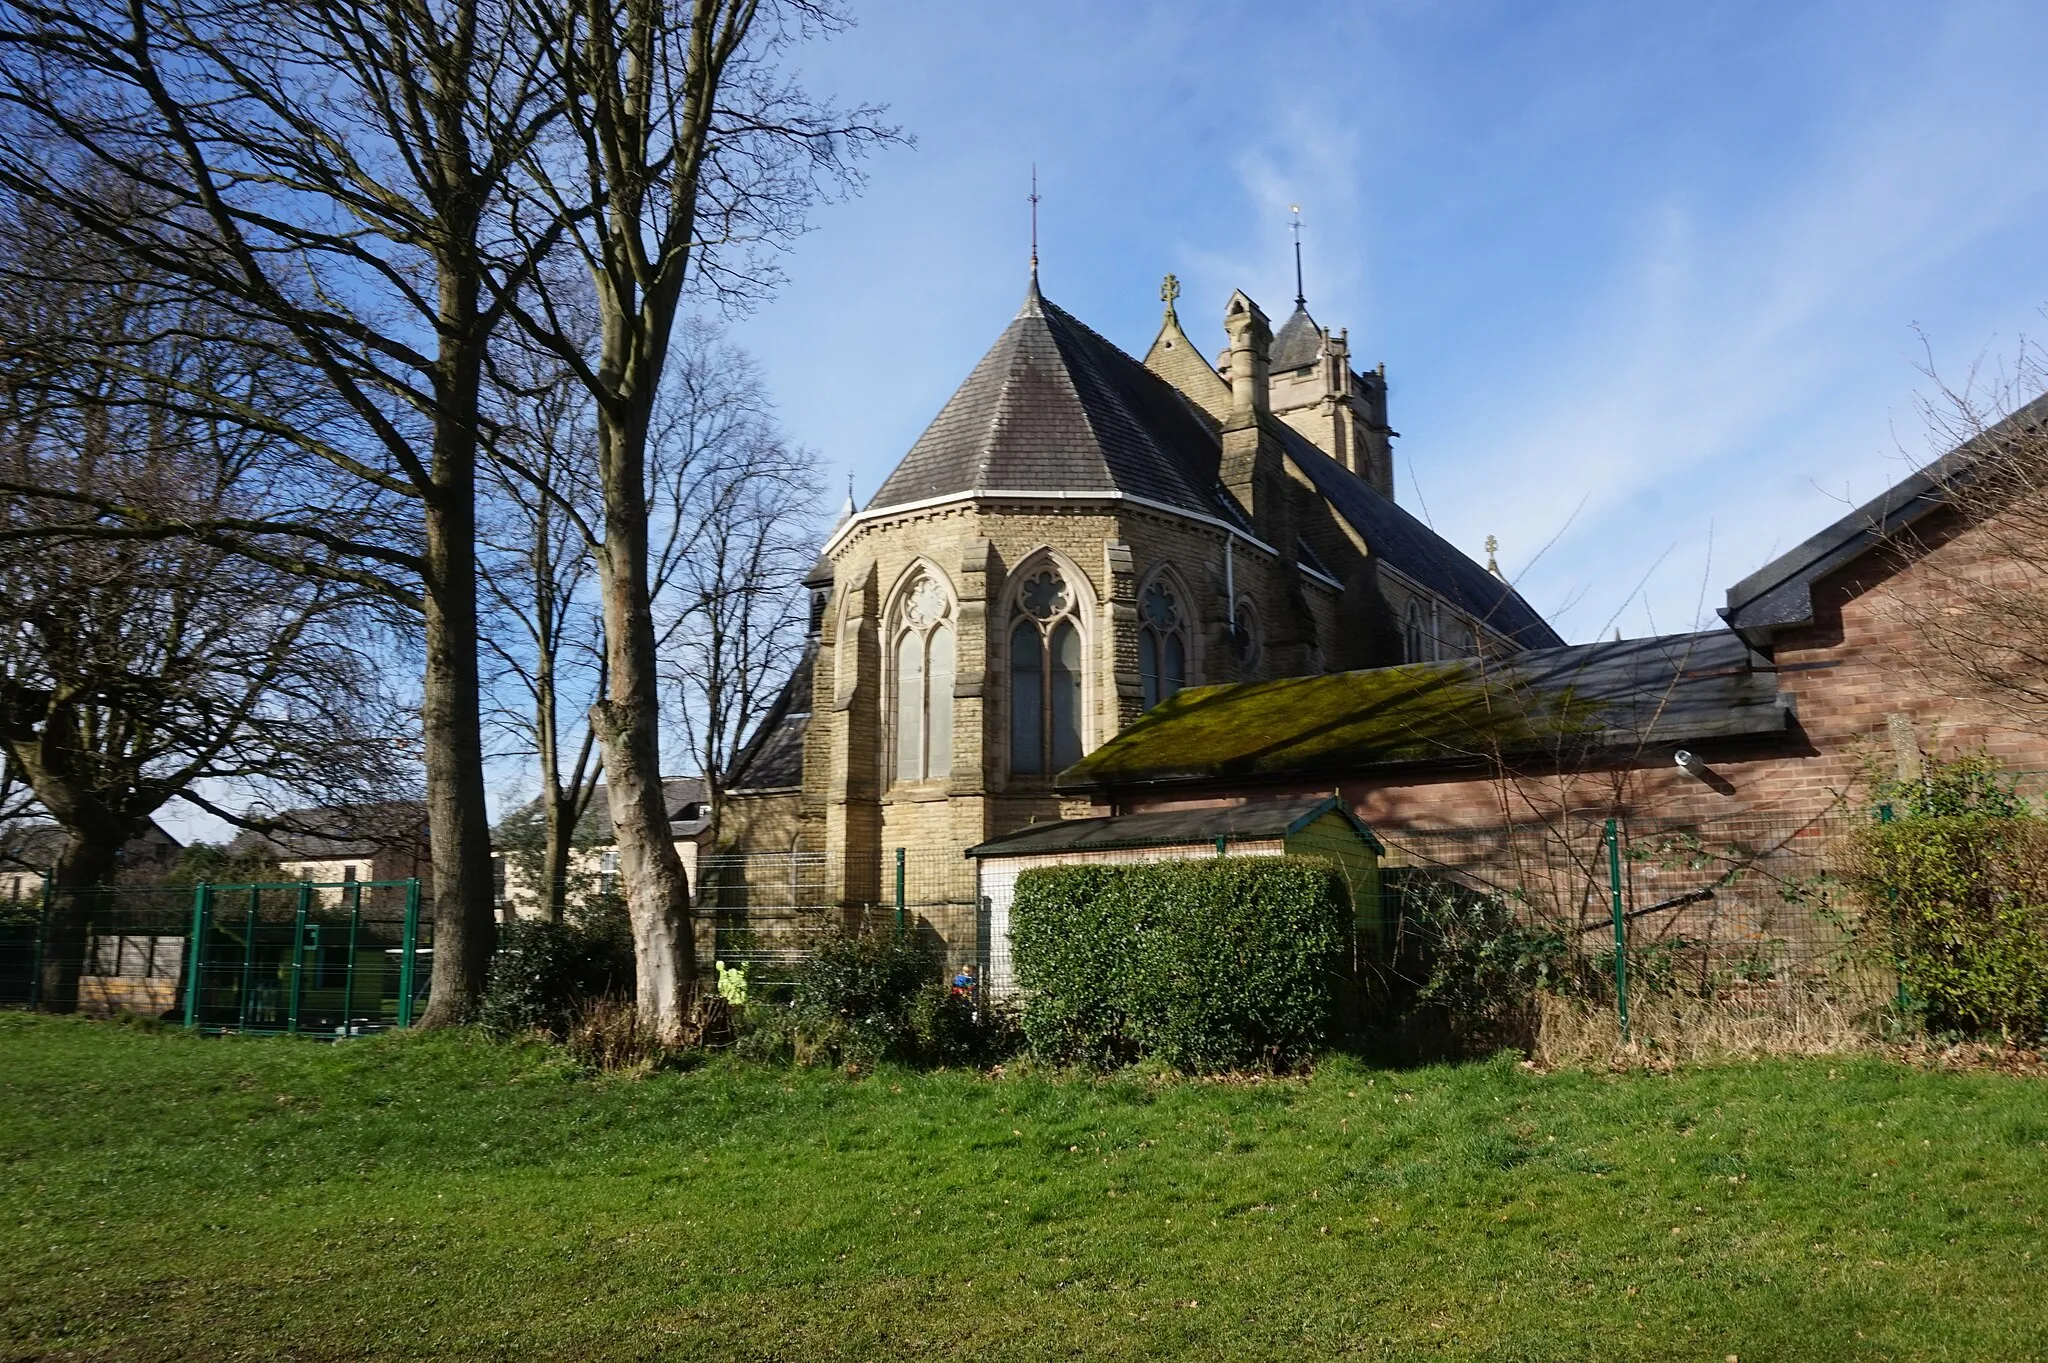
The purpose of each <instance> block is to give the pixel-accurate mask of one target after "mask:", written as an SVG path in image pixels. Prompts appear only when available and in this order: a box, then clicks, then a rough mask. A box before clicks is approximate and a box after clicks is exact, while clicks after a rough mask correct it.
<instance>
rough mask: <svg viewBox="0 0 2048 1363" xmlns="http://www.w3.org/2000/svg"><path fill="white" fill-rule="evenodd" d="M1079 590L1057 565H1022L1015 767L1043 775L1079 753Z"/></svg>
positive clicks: (1015, 635)
mask: <svg viewBox="0 0 2048 1363" xmlns="http://www.w3.org/2000/svg"><path fill="white" fill-rule="evenodd" d="M1081 620H1082V616H1081V611H1080V605H1079V596H1078V594H1077V593H1076V591H1075V590H1074V587H1073V586H1072V585H1071V584H1070V583H1069V582H1068V581H1067V579H1066V574H1065V573H1064V571H1063V570H1062V569H1061V568H1060V567H1059V566H1058V565H1056V564H1053V563H1045V562H1041V563H1038V564H1035V565H1033V566H1031V567H1029V568H1027V569H1026V570H1025V571H1024V574H1023V580H1022V583H1021V584H1020V586H1019V589H1018V592H1017V595H1016V599H1015V603H1014V605H1013V606H1012V608H1011V611H1010V630H1009V658H1010V770H1011V771H1012V772H1014V773H1016V774H1018V775H1023V776H1033V775H1044V774H1048V773H1051V772H1056V771H1059V770H1060V769H1061V768H1063V767H1068V766H1071V765H1073V764H1074V763H1076V762H1078V761H1080V760H1081V730H1082V717H1083V712H1082V693H1083V686H1082V682H1083V678H1084V677H1085V676H1086V667H1085V662H1084V657H1085V649H1084V643H1085V640H1084V639H1083V637H1082V633H1081Z"/></svg>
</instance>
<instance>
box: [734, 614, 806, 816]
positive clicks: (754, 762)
mask: <svg viewBox="0 0 2048 1363" xmlns="http://www.w3.org/2000/svg"><path fill="white" fill-rule="evenodd" d="M817 659H818V641H817V640H816V639H812V640H810V641H809V642H808V643H806V644H805V645H804V652H803V657H802V658H801V659H799V660H798V662H797V665H796V667H795V668H793V669H792V670H791V671H790V674H789V680H788V681H786V682H784V683H783V686H782V694H781V695H779V696H777V697H776V698H775V704H774V705H773V706H772V707H770V709H769V711H768V713H767V714H765V715H763V716H762V717H761V723H760V724H759V725H758V726H757V727H756V728H755V730H754V736H753V738H751V739H750V740H748V742H747V746H746V747H745V748H743V749H741V751H740V755H739V756H738V757H737V758H735V759H734V760H733V764H732V779H731V780H730V781H729V782H728V783H727V788H728V789H729V790H731V791H733V792H734V793H735V794H738V793H742V792H746V791H755V792H759V791H769V790H790V789H793V788H795V787H798V786H801V785H802V784H803V783H804V735H805V734H806V733H808V732H809V731H810V727H811V677H812V669H813V668H814V666H815V665H816V663H817Z"/></svg>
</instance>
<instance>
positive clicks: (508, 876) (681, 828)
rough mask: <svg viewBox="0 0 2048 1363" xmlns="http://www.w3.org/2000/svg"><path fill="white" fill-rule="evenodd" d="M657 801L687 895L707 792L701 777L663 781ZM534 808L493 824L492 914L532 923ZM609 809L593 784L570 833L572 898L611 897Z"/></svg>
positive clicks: (538, 904)
mask: <svg viewBox="0 0 2048 1363" xmlns="http://www.w3.org/2000/svg"><path fill="white" fill-rule="evenodd" d="M661 791H662V799H663V801H664V803H665V804H666V806H667V810H668V821H669V822H668V828H669V836H670V837H672V838H674V839H675V847H676V855H677V856H679V857H681V858H682V862H683V875H684V876H685V878H686V879H687V880H688V882H689V886H690V892H691V893H692V894H693V895H694V894H696V893H697V890H698V862H699V858H700V857H701V856H702V854H703V852H704V843H705V841H706V839H707V838H708V836H709V834H710V831H711V807H710V804H709V803H708V801H709V798H710V796H709V792H708V791H707V790H706V788H705V785H704V781H703V778H701V777H697V776H664V777H662V778H661ZM539 812H540V805H539V802H538V801H534V802H532V803H529V804H527V805H525V806H523V807H522V808H520V809H519V810H517V811H515V812H514V813H513V814H512V815H510V816H508V817H507V818H506V819H504V820H503V821H501V822H500V823H499V825H498V829H497V834H496V837H495V839H494V841H495V842H496V844H497V845H496V847H495V849H494V852H493V858H494V860H495V861H496V863H497V868H498V873H499V883H498V914H499V917H500V918H501V919H503V918H512V917H518V918H532V917H535V916H536V915H538V914H540V913H541V912H542V911H543V905H542V900H541V894H540V886H539V885H538V884H537V883H536V882H535V879H534V877H535V875H536V874H537V867H538V864H539V853H538V850H537V849H538V844H537V842H536V841H535V835H536V834H537V832H538V830H539V826H540V825H539ZM614 836H615V835H614V834H613V832H612V810H611V804H610V801H609V799H608V797H607V794H606V791H605V788H604V783H603V782H599V783H598V785H597V789H596V790H595V792H593V794H592V795H591V797H590V804H589V807H588V808H587V809H585V810H584V813H583V819H582V822H581V823H580V824H578V826H577V828H576V833H575V838H574V844H573V850H572V851H571V853H570V860H569V877H570V885H571V893H572V895H573V894H589V893H596V894H605V895H609V894H613V893H615V892H616V890H617V885H618V871H619V857H618V853H617V852H615V851H613V850H612V842H613V839H614Z"/></svg>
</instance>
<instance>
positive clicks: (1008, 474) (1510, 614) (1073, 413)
mask: <svg viewBox="0 0 2048 1363" xmlns="http://www.w3.org/2000/svg"><path fill="white" fill-rule="evenodd" d="M1290 328H1291V329H1292V331H1293V334H1294V335H1295V336H1296V337H1300V336H1308V337H1309V338H1310V340H1311V341H1312V342H1313V343H1314V344H1315V345H1316V346H1317V347H1318V348H1319V347H1320V344H1321V343H1320V340H1319V339H1317V338H1316V336H1315V323H1314V322H1313V321H1312V320H1310V319H1309V317H1308V313H1307V311H1306V310H1304V309H1296V311H1295V314H1294V316H1292V317H1290V318H1289V319H1288V320H1287V324H1286V326H1283V327H1282V328H1281V333H1282V338H1285V337H1286V336H1287V335H1288V334H1289V330H1290ZM1294 343H1295V342H1293V341H1289V342H1288V344H1289V345H1292V344H1294ZM1274 347H1275V353H1276V354H1278V353H1280V350H1281V339H1280V338H1276V340H1275V343H1274ZM1310 358H1311V359H1313V358H1314V357H1313V356H1311V357H1310ZM1274 367H1275V368H1276V369H1277V368H1278V367H1279V362H1278V361H1277V360H1276V361H1275V366H1274ZM1273 426H1274V428H1275V429H1276V430H1277V431H1278V432H1279V434H1280V438H1281V439H1282V441H1283V442H1285V445H1286V448H1287V452H1288V454H1289V455H1290V456H1291V457H1292V458H1293V459H1294V461H1295V462H1296V463H1297V464H1299V465H1300V466H1301V467H1302V469H1303V471H1304V472H1306V473H1307V474H1308V476H1309V478H1310V480H1311V481H1312V482H1313V483H1314V484H1315V485H1316V488H1317V490H1318V491H1319V492H1321V493H1322V495H1323V497H1324V498H1325V499H1326V500H1328V501H1329V503H1330V504H1331V505H1332V506H1333V507H1335V508H1336V510H1337V513H1338V514H1339V515H1341V516H1343V517H1344V518H1345V519H1346V520H1347V521H1349V522H1350V523H1351V525H1352V527H1353V528H1354V529H1355V530H1357V531H1358V533H1359V535H1360V536H1361V537H1363V538H1364V540H1365V542H1366V544H1367V545H1368V546H1369V547H1370V549H1371V551H1372V552H1373V553H1374V554H1376V555H1378V556H1379V557H1380V558H1382V559H1383V560H1384V561H1385V562H1387V563H1389V564H1391V565H1392V566H1393V567H1394V568H1396V569H1397V570H1399V571H1400V572H1401V573H1403V574H1405V575H1406V576H1407V577H1409V578H1410V579H1412V580H1413V581H1414V582H1415V583H1417V584H1418V585H1419V586H1422V587H1424V588H1426V589H1428V590H1430V591H1433V592H1436V593H1437V594H1438V595H1440V596H1442V597H1444V598H1445V599H1446V600H1448V601H1450V602H1451V603H1453V604H1454V605H1456V606H1457V607H1458V608H1459V609H1460V610H1462V611H1465V612H1466V613H1467V614H1469V615H1471V616H1472V617H1473V618H1474V619H1477V620H1480V621H1483V622H1485V623H1486V624H1487V625H1489V626H1490V627H1492V628H1493V629H1496V630H1498V631H1499V632H1501V633H1502V634H1504V635H1506V636H1508V637H1509V638H1512V639H1514V640H1515V641H1516V642H1517V643H1519V644H1521V645H1522V646H1523V647H1525V648H1544V647H1555V646H1557V645H1561V644H1562V643H1563V642H1564V640H1563V639H1561V638H1559V637H1558V635H1557V633H1556V631H1554V630H1552V629H1551V628H1550V626H1549V625H1548V624H1546V623H1545V622H1544V620H1543V618H1542V617H1541V616H1539V615H1538V614H1537V613H1536V612H1535V611H1534V610H1532V609H1530V607H1529V605H1528V603H1527V602H1525V601H1523V600H1522V598H1521V597H1520V595H1518V594H1517V593H1516V592H1515V590H1514V589H1513V588H1512V587H1509V586H1507V585H1506V584H1505V583H1503V582H1502V581H1501V580H1500V579H1498V578H1496V577H1494V576H1493V575H1492V574H1490V573H1488V572H1487V571H1486V570H1485V569H1484V568H1482V567H1481V566H1480V565H1479V564H1477V563H1474V562H1473V561H1472V560H1471V559H1470V558H1467V557H1466V556H1465V555H1464V554H1461V553H1459V552H1458V550H1456V549H1455V548H1453V547H1452V546H1451V545H1450V544H1449V543H1448V542H1447V541H1446V540H1444V539H1443V538H1442V537H1441V536H1440V535H1438V534H1437V533H1436V532H1435V531H1433V530H1431V529H1430V528H1429V527H1428V526H1426V525H1424V524H1423V523H1422V522H1421V521H1418V520H1417V519H1415V517H1413V516H1411V515H1409V514H1408V513H1407V512H1406V511H1404V510H1402V509H1401V508H1400V507H1399V506H1397V505H1395V504H1394V503H1393V502H1391V501H1389V500H1388V499H1387V498H1385V497H1383V496H1381V495H1380V494H1379V493H1378V492H1377V491H1375V490H1374V489H1373V488H1372V486H1371V485H1370V484H1368V483H1366V482H1365V480H1364V479H1362V478H1359V477H1358V476H1356V475H1355V474H1352V473H1350V472H1348V471H1347V470H1346V469H1344V467H1343V466H1342V465H1340V464H1338V463H1337V462H1336V461H1335V460H1334V459H1331V458H1330V457H1329V456H1328V455H1326V454H1324V453H1323V452H1322V451H1321V450H1319V449H1317V448H1316V446H1315V445H1314V443H1313V442H1311V441H1310V440H1309V439H1308V438H1307V437H1306V436H1303V435H1301V434H1300V433H1299V432H1297V431H1295V430H1293V429H1292V428H1291V427H1288V426H1287V425H1286V424H1285V423H1284V422H1279V421H1275V422H1274V423H1273ZM1222 457H1223V449H1222V444H1221V440H1220V438H1219V436H1218V435H1217V433H1216V432H1215V431H1214V430H1212V429H1211V428H1210V426H1209V425H1208V423H1207V421H1206V420H1205V419H1204V418H1203V417H1202V416H1201V415H1200V414H1199V413H1198V410H1197V409H1196V408H1195V407H1194V405H1193V404H1192V403H1190V402H1189V401H1188V400H1187V399H1186V398H1185V397H1183V396H1182V395H1181V393H1180V391H1179V390H1178V389H1176V388H1174V387H1173V386H1172V385H1171V384H1169V383H1167V382H1166V381H1165V380H1164V379H1161V378H1160V377H1158V376H1157V375H1156V374H1154V373H1152V371H1150V370H1149V369H1146V368H1145V366H1144V365H1142V364H1140V363H1139V362H1138V361H1137V360H1135V359H1132V358H1131V357H1130V356H1129V355H1126V354H1125V353H1124V352H1123V351H1121V350H1119V349H1118V348H1117V347H1116V346H1114V345H1112V344H1111V343H1110V342H1108V341H1106V340H1104V339H1103V338H1102V337H1101V336H1098V335H1097V334H1096V333H1095V332H1093V331H1091V330H1090V329H1089V328H1088V327H1087V326H1086V325H1084V324H1083V323H1081V322H1080V321H1078V320H1076V319H1075V318H1074V317H1073V316H1072V315H1070V314H1069V313H1067V312H1066V311H1065V310H1064V309H1062V308H1060V307H1059V306H1057V305H1056V304H1054V303H1051V302H1048V301H1047V300H1046V299H1045V298H1044V297H1043V296H1042V295H1041V294H1040V293H1039V292H1038V287H1037V285H1036V284H1033V285H1032V287H1031V290H1030V292H1029V293H1028V294H1026V296H1025V300H1024V307H1023V308H1022V310H1020V311H1019V312H1018V314H1017V316H1016V317H1015V318H1014V319H1013V320H1012V321H1011V322H1010V325H1009V326H1008V327H1007V328H1006V329H1005V330H1004V331H1003V334H1002V336H1001V337H999V338H998V339H997V341H996V343H995V345H994V346H992V347H991V348H990V349H989V352H988V353H987V354H986V355H984V356H982V358H981V362H980V363H979V364H977V365H975V367H974V372H973V373H971V374H969V375H968V377H967V381H966V382H965V383H963V384H961V385H960V388H959V390H958V391H956V392H955V393H954V394H953V396H952V398H951V399H949V400H948V401H947V403H946V405H945V407H944V408H943V409H942V410H941V411H940V412H939V415H938V418H937V419H936V420H934V421H933V422H932V424H931V425H930V426H929V427H928V428H926V430H925V433H924V434H923V435H922V436H920V437H918V440H917V443H916V444H914V445H912V446H911V448H910V453H908V454H907V455H905V456H904V457H903V462H902V463H900V464H898V465H897V466H896V470H895V472H893V473H891V474H890V475H889V477H888V479H887V481H885V482H884V483H883V484H882V486H881V487H880V488H879V489H877V491H876V492H875V495H874V497H873V498H872V499H871V500H870V501H869V503H868V507H867V509H868V510H869V511H876V510H884V509H887V508H889V507H892V506H901V505H905V504H908V503H911V502H919V501H924V500H926V499H928V498H932V497H941V496H948V495H953V494H959V493H969V492H975V491H1002V490H1009V491H1042V490H1053V489H1057V490H1063V491H1075V492H1088V491H1100V492H1113V491H1122V492H1125V493H1129V494H1131V495H1133V496H1139V497H1145V498H1147V499H1149V500H1152V501H1156V502H1163V503H1165V504H1166V505H1168V506H1173V507H1179V508H1182V509H1184V510H1187V511H1192V512H1195V513H1197V514H1199V515H1203V516H1207V517H1210V518H1212V519H1216V518H1220V519H1224V520H1228V521H1231V522H1233V523H1235V524H1236V525H1238V526H1239V527H1240V528H1241V529H1244V530H1245V532H1246V533H1247V534H1249V533H1250V527H1249V526H1248V525H1247V523H1246V522H1245V520H1244V514H1243V511H1242V510H1241V509H1240V508H1239V506H1238V504H1237V502H1236V500H1235V499H1234V498H1233V497H1231V495H1230V494H1229V493H1228V492H1227V491H1225V490H1224V489H1223V487H1222V485H1221V483H1220V482H1219V481H1218V471H1219V470H1220V468H1221V466H1222Z"/></svg>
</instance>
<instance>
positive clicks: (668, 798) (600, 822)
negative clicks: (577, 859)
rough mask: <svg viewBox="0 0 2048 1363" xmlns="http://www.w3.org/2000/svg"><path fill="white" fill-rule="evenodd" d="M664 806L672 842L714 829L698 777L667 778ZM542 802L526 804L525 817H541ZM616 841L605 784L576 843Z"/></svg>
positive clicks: (595, 794)
mask: <svg viewBox="0 0 2048 1363" xmlns="http://www.w3.org/2000/svg"><path fill="white" fill-rule="evenodd" d="M661 795H662V803H663V805H664V806H665V807H666V812H667V814H668V831H669V836H670V837H672V838H693V837H695V836H696V835H697V834H699V833H702V832H703V831H704V830H705V829H706V828H709V827H710V826H711V814H710V810H709V808H708V807H707V806H706V804H705V802H706V801H707V800H708V799H710V794H709V792H707V791H706V790H705V788H704V780H703V778H702V777H698V776H664V777H662V778H661ZM691 805H695V806H697V810H696V812H695V813H694V814H692V815H691V816H690V817H689V818H683V817H681V816H682V814H683V812H684V810H686V809H688V808H689V807H690V806H691ZM539 809H540V801H539V799H537V798H536V799H533V800H529V801H527V802H526V803H525V804H524V805H522V806H521V807H520V810H519V812H520V813H522V814H534V813H538V812H539ZM612 839H613V832H612V807H611V800H610V797H609V796H607V795H606V794H605V789H604V782H602V781H599V782H598V783H597V788H596V789H595V790H593V791H591V793H590V803H589V805H587V806H586V807H585V808H584V811H583V818H582V820H581V821H580V822H579V823H578V824H577V825H576V840H577V841H578V842H581V843H608V842H610V841H612Z"/></svg>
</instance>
